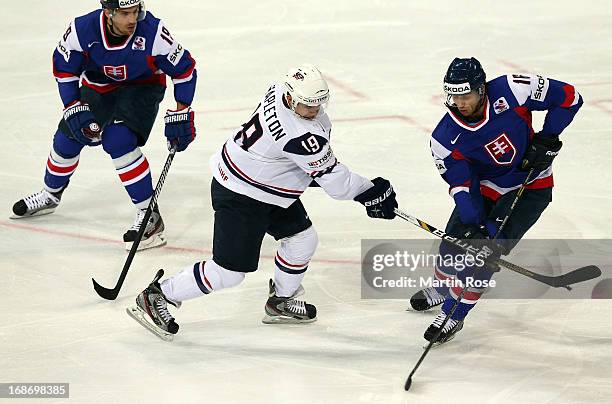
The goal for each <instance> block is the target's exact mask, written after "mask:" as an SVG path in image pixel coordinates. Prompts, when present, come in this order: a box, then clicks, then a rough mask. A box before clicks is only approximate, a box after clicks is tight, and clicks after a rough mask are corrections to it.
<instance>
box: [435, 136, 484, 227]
mask: <svg viewBox="0 0 612 404" xmlns="http://www.w3.org/2000/svg"><path fill="white" fill-rule="evenodd" d="M439 128H440V125H439V126H438V128H436V130H435V131H434V134H433V136H432V138H431V142H430V146H431V154H432V156H433V158H434V162H435V164H436V168H437V169H438V172H439V173H440V175H441V176H442V179H443V180H444V181H445V182H446V183H447V184H448V186H449V194H450V196H451V197H452V198H453V200H454V201H455V205H456V206H457V210H458V211H459V216H460V218H461V222H463V223H464V224H480V223H481V222H482V220H483V217H484V211H483V208H482V196H481V195H480V192H479V182H478V179H477V178H476V177H475V175H474V173H473V170H472V167H471V164H470V161H469V160H468V159H467V158H466V157H464V156H463V155H462V154H461V152H460V151H459V150H458V149H455V150H453V151H451V150H449V149H448V148H447V147H445V146H444V145H443V144H442V143H441V142H439V141H438V140H437V139H436V134H437V133H436V132H438V133H439Z"/></svg>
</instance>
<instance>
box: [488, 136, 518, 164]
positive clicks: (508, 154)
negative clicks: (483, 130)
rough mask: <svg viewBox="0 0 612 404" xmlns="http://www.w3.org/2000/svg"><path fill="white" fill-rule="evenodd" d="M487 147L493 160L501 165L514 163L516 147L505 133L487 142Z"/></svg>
mask: <svg viewBox="0 0 612 404" xmlns="http://www.w3.org/2000/svg"><path fill="white" fill-rule="evenodd" d="M485 149H486V150H487V153H489V156H491V158H492V159H493V161H495V163H497V164H499V165H501V166H507V165H510V164H512V162H513V161H514V157H515V156H516V147H514V145H513V144H512V142H511V141H510V139H509V138H508V135H506V134H505V133H502V134H501V135H499V136H498V137H496V138H495V139H493V140H492V141H490V142H489V143H487V144H486V145H485Z"/></svg>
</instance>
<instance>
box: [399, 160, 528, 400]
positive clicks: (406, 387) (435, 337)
mask: <svg viewBox="0 0 612 404" xmlns="http://www.w3.org/2000/svg"><path fill="white" fill-rule="evenodd" d="M531 174H533V168H532V169H531V170H529V174H527V177H526V178H525V181H523V184H522V185H521V187H520V189H519V190H518V192H517V193H516V196H515V198H514V201H512V205H510V208H508V211H507V212H506V216H505V217H504V220H502V222H501V224H500V225H499V228H498V229H497V232H496V233H495V237H493V239H496V238H497V236H499V234H500V233H501V231H502V230H503V229H504V227H506V223H507V222H508V218H510V215H511V214H512V212H513V211H514V207H515V206H516V203H517V202H518V200H519V199H520V198H521V195H523V191H524V189H525V186H526V185H527V182H528V181H529V177H531ZM396 211H399V209H396ZM396 214H398V213H397V212H396ZM399 216H400V217H401V218H402V219H405V218H404V217H403V216H402V215H399ZM417 220H418V219H417ZM421 227H422V226H421ZM436 230H437V229H436ZM476 269H477V270H478V268H476ZM466 290H467V286H466V287H464V288H462V289H461V293H459V296H458V297H457V300H455V304H453V307H452V308H451V309H450V311H449V313H448V314H447V315H446V317H445V318H444V321H442V324H441V325H440V328H439V329H438V331H437V332H436V333H435V334H434V335H433V337H432V338H431V339H430V340H429V344H427V348H425V351H424V352H423V353H422V354H421V357H420V358H419V360H418V361H417V363H416V365H415V366H414V368H412V371H411V372H410V374H409V375H408V378H407V379H406V383H405V384H404V390H405V391H408V390H410V386H412V376H413V375H414V373H415V372H416V371H417V369H418V368H419V366H420V365H421V363H422V362H423V360H425V357H426V356H427V354H428V353H429V351H430V350H431V348H432V347H433V346H434V344H435V343H436V341H438V338H439V337H440V334H442V330H444V327H445V326H446V323H448V321H449V320H450V319H451V317H452V316H453V314H454V313H455V311H456V310H457V307H459V303H460V302H461V299H463V296H464V295H465V291H466Z"/></svg>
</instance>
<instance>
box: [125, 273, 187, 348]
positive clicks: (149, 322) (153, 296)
mask: <svg viewBox="0 0 612 404" xmlns="http://www.w3.org/2000/svg"><path fill="white" fill-rule="evenodd" d="M162 276H164V270H163V269H160V270H159V271H157V274H156V275H155V278H154V279H153V282H151V284H150V285H149V286H148V287H147V288H146V289H145V290H143V291H142V292H141V293H140V294H139V295H138V296H137V297H136V306H134V307H128V308H127V309H126V310H125V311H126V312H127V314H129V315H130V317H132V318H133V319H134V320H136V321H138V322H139V323H140V325H142V326H143V327H144V328H146V329H147V330H149V331H151V332H152V333H153V334H155V335H157V336H158V337H159V338H161V339H163V340H164V341H172V340H173V339H174V334H176V333H177V332H178V330H179V326H178V324H177V323H176V322H175V321H174V317H172V315H171V314H170V312H169V311H168V305H167V304H168V303H170V304H171V305H173V306H174V307H176V308H179V307H180V306H181V303H180V302H175V301H173V300H170V299H168V298H167V297H166V296H165V295H164V293H163V292H162V290H161V287H160V286H159V280H160V278H161V277H162Z"/></svg>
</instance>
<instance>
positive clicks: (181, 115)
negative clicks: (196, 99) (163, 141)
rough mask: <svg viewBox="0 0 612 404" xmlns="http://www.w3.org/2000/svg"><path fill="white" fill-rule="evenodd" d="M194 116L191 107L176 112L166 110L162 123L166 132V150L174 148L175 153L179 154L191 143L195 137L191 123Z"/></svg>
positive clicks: (194, 130) (193, 126)
mask: <svg viewBox="0 0 612 404" xmlns="http://www.w3.org/2000/svg"><path fill="white" fill-rule="evenodd" d="M193 119H194V114H193V110H192V109H191V107H187V108H183V109H180V110H178V111H173V110H170V109H169V110H167V111H166V116H165V117H164V122H165V124H166V130H165V132H164V134H165V135H166V138H168V150H170V149H171V148H172V147H173V146H176V151H177V152H181V151H183V150H185V149H186V148H187V146H189V143H191V142H193V139H195V137H196V129H195V125H194V123H193Z"/></svg>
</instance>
